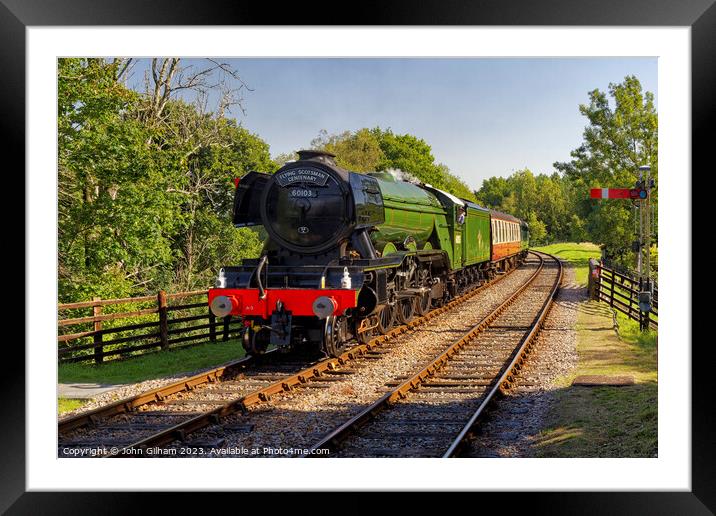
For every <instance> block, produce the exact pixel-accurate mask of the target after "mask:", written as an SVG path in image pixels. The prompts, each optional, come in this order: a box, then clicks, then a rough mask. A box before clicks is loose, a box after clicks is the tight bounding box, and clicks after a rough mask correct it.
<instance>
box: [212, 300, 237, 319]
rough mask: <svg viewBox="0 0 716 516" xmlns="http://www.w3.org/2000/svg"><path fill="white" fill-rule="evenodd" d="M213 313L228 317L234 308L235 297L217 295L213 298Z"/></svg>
mask: <svg viewBox="0 0 716 516" xmlns="http://www.w3.org/2000/svg"><path fill="white" fill-rule="evenodd" d="M210 308H211V311H212V313H213V314H214V315H215V316H217V317H226V316H227V315H229V314H231V310H233V308H234V299H233V298H231V297H229V296H216V297H215V298H214V299H212V300H211V305H210Z"/></svg>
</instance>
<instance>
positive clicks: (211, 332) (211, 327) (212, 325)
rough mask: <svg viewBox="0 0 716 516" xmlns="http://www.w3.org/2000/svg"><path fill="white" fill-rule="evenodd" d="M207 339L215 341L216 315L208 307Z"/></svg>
mask: <svg viewBox="0 0 716 516" xmlns="http://www.w3.org/2000/svg"><path fill="white" fill-rule="evenodd" d="M209 341H211V342H216V316H215V315H214V312H212V311H211V308H209Z"/></svg>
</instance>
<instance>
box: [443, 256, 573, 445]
mask: <svg viewBox="0 0 716 516" xmlns="http://www.w3.org/2000/svg"><path fill="white" fill-rule="evenodd" d="M544 254H546V255H547V256H549V257H550V258H552V259H554V261H555V262H556V263H557V265H558V272H557V279H556V280H555V282H554V285H552V289H551V291H550V293H549V296H547V299H545V302H544V304H543V305H542V308H541V309H540V311H539V315H538V317H537V320H536V321H535V323H534V324H533V325H532V328H531V329H530V331H529V333H528V334H527V335H525V337H523V339H522V341H521V344H520V347H519V349H518V350H517V353H515V355H514V358H513V359H512V361H511V362H510V364H509V365H508V366H507V368H506V369H505V370H504V372H503V373H502V375H501V376H500V378H499V379H498V380H497V382H496V383H495V385H494V386H493V387H492V389H490V392H489V393H488V395H487V397H486V398H485V399H484V400H483V401H482V403H480V406H479V407H478V408H477V410H476V411H475V413H474V414H473V415H472V417H470V419H469V421H468V422H467V423H466V424H465V426H464V427H463V428H462V430H460V433H459V434H458V435H457V437H455V439H454V440H453V442H452V444H451V445H450V447H449V448H448V449H447V450H446V451H445V453H444V454H443V458H448V457H454V456H456V455H457V453H458V452H459V451H460V449H461V447H462V445H463V444H464V443H465V442H466V440H467V438H468V436H469V435H470V433H471V432H472V430H473V429H474V428H475V426H476V425H477V422H478V420H479V419H480V417H481V416H482V415H483V413H484V412H485V409H486V408H487V407H488V406H489V405H490V403H491V402H492V401H493V400H494V399H495V395H496V394H497V392H498V391H499V392H502V393H504V392H505V391H506V390H508V389H509V388H510V386H511V384H512V383H513V382H514V379H515V377H516V376H517V375H518V374H519V371H520V369H521V368H522V365H523V363H524V361H525V360H526V358H527V355H528V354H529V352H530V349H531V347H532V345H533V343H534V341H535V339H536V337H537V335H538V334H539V332H540V330H541V329H542V326H543V324H544V320H545V319H546V318H547V314H548V313H549V310H550V308H551V307H552V303H553V302H554V298H555V297H556V296H557V293H558V292H559V288H560V286H561V285H562V274H563V267H562V262H560V261H559V259H558V258H556V257H554V256H552V255H549V254H547V253H544Z"/></svg>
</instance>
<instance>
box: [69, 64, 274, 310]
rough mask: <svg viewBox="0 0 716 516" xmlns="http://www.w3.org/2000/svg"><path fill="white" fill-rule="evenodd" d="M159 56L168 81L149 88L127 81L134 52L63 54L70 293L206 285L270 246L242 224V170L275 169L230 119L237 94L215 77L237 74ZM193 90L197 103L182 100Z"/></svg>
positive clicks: (161, 78)
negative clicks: (236, 215) (114, 56)
mask: <svg viewBox="0 0 716 516" xmlns="http://www.w3.org/2000/svg"><path fill="white" fill-rule="evenodd" d="M152 64H153V66H152V68H153V72H154V75H152V79H151V80H153V81H154V83H153V84H154V85H155V86H157V85H158V86H159V87H155V88H149V89H147V90H146V91H145V92H143V93H142V92H137V91H133V90H130V89H128V88H127V87H126V86H125V85H124V84H123V82H124V79H125V78H126V74H127V71H128V70H129V69H130V68H131V65H132V62H131V60H105V59H60V60H59V63H58V93H59V101H58V152H59V163H58V174H59V206H58V222H59V227H58V236H59V253H58V263H59V278H58V284H59V295H60V300H61V301H73V300H78V299H87V298H88V297H90V296H93V295H100V296H102V297H118V296H119V297H124V296H130V295H137V294H144V293H148V292H154V291H156V290H157V289H158V288H166V289H174V290H176V289H188V288H192V289H193V288H205V287H207V286H208V285H210V284H211V279H212V277H213V276H214V275H215V274H216V270H217V269H218V268H219V267H220V266H222V265H227V264H233V263H236V261H237V260H239V259H241V258H245V257H248V256H256V255H257V254H258V252H259V249H260V246H261V241H260V238H259V236H258V234H257V233H256V232H254V231H251V230H248V229H243V230H236V229H235V228H233V227H232V226H231V222H230V221H231V218H230V212H231V209H232V200H233V183H232V179H233V178H234V177H236V176H241V175H244V174H245V173H247V172H248V171H250V170H273V169H274V168H275V167H274V164H273V162H272V161H271V159H270V155H269V149H268V145H267V144H266V143H265V142H263V141H262V140H261V139H260V138H258V137H257V136H255V135H253V134H251V133H249V132H248V131H246V130H245V129H244V128H242V127H240V126H239V125H238V123H237V122H236V121H235V120H233V119H227V118H226V117H225V112H226V111H227V109H228V108H229V107H230V105H231V104H232V101H231V100H230V99H231V98H234V99H235V97H231V96H230V95H229V96H227V95H228V93H227V91H228V90H225V89H221V88H225V87H226V88H228V85H224V86H221V84H222V82H221V80H219V82H218V83H216V84H219V85H220V86H216V84H215V82H214V80H212V81H209V80H208V77H210V72H211V73H214V72H220V73H221V74H226V73H229V71H228V70H227V69H225V68H224V67H223V66H222V65H221V63H218V62H212V64H210V66H208V67H207V68H205V69H201V70H199V71H197V72H192V71H191V70H190V67H187V68H183V67H182V66H181V64H180V61H179V60H178V59H176V60H155V61H153V62H152ZM203 72H206V73H203ZM232 77H233V76H232ZM212 85H214V86H216V87H218V88H220V89H221V95H220V100H219V102H218V104H217V106H216V109H215V110H213V111H212V110H210V109H209V108H208V105H207V103H206V98H207V97H206V95H205V93H206V88H209V87H212ZM191 88H196V90H195V93H196V96H195V97H194V100H193V101H191V102H189V101H187V100H182V99H179V98H176V95H175V93H176V92H177V91H185V92H186V91H187V90H189V89H191ZM228 89H231V88H228ZM234 89H236V88H234ZM239 89H240V87H239ZM192 91H194V90H192Z"/></svg>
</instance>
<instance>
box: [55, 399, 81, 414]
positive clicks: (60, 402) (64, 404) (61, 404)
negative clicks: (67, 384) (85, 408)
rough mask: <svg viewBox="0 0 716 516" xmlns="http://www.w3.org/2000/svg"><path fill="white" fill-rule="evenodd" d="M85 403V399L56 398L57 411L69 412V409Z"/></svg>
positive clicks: (59, 412)
mask: <svg viewBox="0 0 716 516" xmlns="http://www.w3.org/2000/svg"><path fill="white" fill-rule="evenodd" d="M85 403H87V400H75V399H69V398H57V413H58V414H64V413H65V412H69V411H70V410H75V409H77V408H80V407H81V406H82V405H84V404H85Z"/></svg>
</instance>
